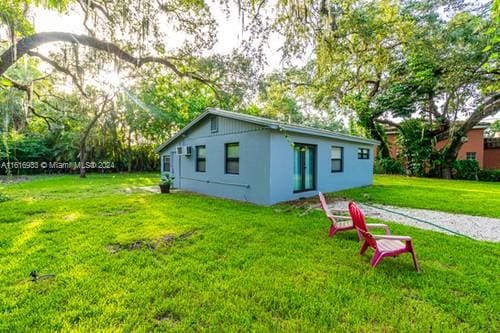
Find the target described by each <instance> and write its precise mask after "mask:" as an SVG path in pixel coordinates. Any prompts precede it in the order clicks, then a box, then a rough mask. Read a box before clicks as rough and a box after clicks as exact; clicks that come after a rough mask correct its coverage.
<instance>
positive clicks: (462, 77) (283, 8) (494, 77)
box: [266, 0, 500, 178]
mask: <svg viewBox="0 0 500 333" xmlns="http://www.w3.org/2000/svg"><path fill="white" fill-rule="evenodd" d="M275 12H276V16H275V17H274V21H273V22H274V23H273V24H272V25H271V28H270V29H269V30H268V31H272V30H274V31H279V32H280V33H281V34H282V35H283V36H284V37H285V45H286V47H285V53H286V54H288V55H289V56H290V55H291V56H300V55H303V53H304V50H307V49H308V47H313V49H314V54H315V65H316V66H315V77H314V81H313V85H312V86H311V87H312V88H313V89H314V90H316V93H317V96H318V97H317V100H318V101H319V102H320V103H323V104H326V105H328V104H331V103H334V104H336V105H338V106H339V107H341V108H345V109H346V110H347V113H350V112H352V113H354V114H355V115H356V117H357V119H358V121H359V123H360V125H362V126H363V127H364V128H365V130H366V132H367V134H368V135H369V136H371V137H373V138H375V139H377V140H379V141H380V142H381V146H380V149H379V153H380V154H381V155H382V157H387V156H388V155H389V150H388V148H387V144H386V137H385V134H384V132H385V131H384V126H387V125H390V126H395V127H400V126H399V124H398V123H397V122H396V121H394V118H397V117H400V118H403V119H409V118H411V117H415V116H420V117H422V118H423V119H425V120H427V121H429V122H430V125H431V126H432V129H431V130H430V131H429V132H428V135H429V136H430V139H432V140H428V141H430V142H434V143H435V141H436V140H439V139H444V138H447V139H448V144H447V145H446V147H445V148H444V149H443V150H442V151H440V152H439V154H434V155H433V156H434V158H437V159H439V161H440V162H441V163H432V165H434V166H435V167H436V168H439V170H438V172H440V173H441V175H442V176H443V177H447V178H448V177H450V175H451V173H450V168H451V164H452V163H453V161H454V160H455V159H456V157H457V153H458V150H459V149H460V146H461V145H462V142H463V138H464V136H465V135H466V133H467V131H468V130H469V129H471V128H472V127H473V126H474V125H476V124H477V123H478V122H479V121H481V120H482V119H484V118H485V117H487V116H489V115H494V114H495V113H497V112H498V110H499V106H500V102H499V100H498V97H499V95H498V91H499V89H498V88H499V85H498V74H499V72H498V49H499V43H498V36H499V35H500V34H499V32H498V27H499V19H498V1H496V2H495V3H494V4H491V3H486V4H479V5H477V4H474V3H468V2H463V1H460V0H455V1H451V2H442V1H434V0H427V1H419V2H414V1H408V2H406V1H405V2H400V1H395V0H377V1H370V2H366V1H357V0H350V1H342V2H333V1H327V0H321V1H298V2H296V1H278V9H277V10H276V11H275ZM440 12H446V14H447V15H446V16H449V17H448V18H446V17H445V16H444V15H442V16H440V15H439V13H440ZM268 31H266V33H267V32H268ZM470 105H475V107H474V108H473V109H472V110H471V109H470ZM426 142H427V141H426ZM434 162H437V161H434Z"/></svg>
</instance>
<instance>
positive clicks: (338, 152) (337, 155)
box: [330, 146, 344, 172]
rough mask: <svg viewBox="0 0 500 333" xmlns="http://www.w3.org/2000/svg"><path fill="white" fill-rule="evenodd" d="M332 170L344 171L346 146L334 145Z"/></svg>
mask: <svg viewBox="0 0 500 333" xmlns="http://www.w3.org/2000/svg"><path fill="white" fill-rule="evenodd" d="M330 158H331V170H332V172H342V171H344V148H343V147H335V146H333V147H332V151H331V156H330Z"/></svg>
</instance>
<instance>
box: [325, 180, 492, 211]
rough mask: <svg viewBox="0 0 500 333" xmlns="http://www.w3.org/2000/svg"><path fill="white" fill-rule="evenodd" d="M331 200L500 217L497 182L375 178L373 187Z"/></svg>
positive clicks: (349, 191)
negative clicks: (338, 199)
mask: <svg viewBox="0 0 500 333" xmlns="http://www.w3.org/2000/svg"><path fill="white" fill-rule="evenodd" d="M331 197H348V198H352V199H354V200H357V201H364V202H375V203H380V204H387V205H393V206H401V207H412V208H424V209H432V210H440V211H444V212H450V213H460V214H468V215H478V216H489V217H496V218H500V183H495V182H476V181H466V180H443V179H432V178H414V177H404V176H392V175H376V176H375V181H374V184H373V186H369V187H361V188H356V189H351V190H346V191H341V192H336V193H333V194H332V195H331Z"/></svg>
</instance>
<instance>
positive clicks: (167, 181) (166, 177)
mask: <svg viewBox="0 0 500 333" xmlns="http://www.w3.org/2000/svg"><path fill="white" fill-rule="evenodd" d="M173 183H174V177H171V176H170V174H168V173H165V174H163V175H162V176H161V181H160V192H161V193H170V187H171V186H172V184H173Z"/></svg>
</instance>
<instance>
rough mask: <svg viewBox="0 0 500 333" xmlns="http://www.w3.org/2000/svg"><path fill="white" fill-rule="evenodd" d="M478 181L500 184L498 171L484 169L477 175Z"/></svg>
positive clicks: (499, 171) (499, 172)
mask: <svg viewBox="0 0 500 333" xmlns="http://www.w3.org/2000/svg"><path fill="white" fill-rule="evenodd" d="M477 176H478V178H479V180H482V181H485V182H500V170H493V169H485V170H480V171H479V173H478V175H477Z"/></svg>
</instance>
